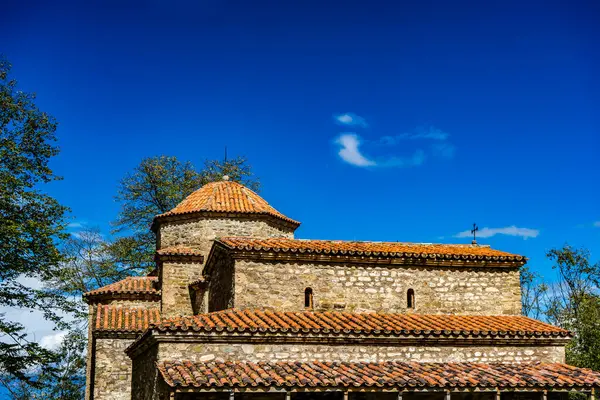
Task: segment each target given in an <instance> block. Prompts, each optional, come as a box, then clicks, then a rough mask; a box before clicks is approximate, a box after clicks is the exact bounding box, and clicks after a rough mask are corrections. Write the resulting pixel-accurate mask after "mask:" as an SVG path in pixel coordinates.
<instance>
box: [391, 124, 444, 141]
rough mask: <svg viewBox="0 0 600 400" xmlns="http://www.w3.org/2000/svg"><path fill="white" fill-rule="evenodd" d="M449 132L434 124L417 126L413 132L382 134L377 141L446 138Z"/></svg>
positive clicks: (440, 139) (442, 139)
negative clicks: (392, 134)
mask: <svg viewBox="0 0 600 400" xmlns="http://www.w3.org/2000/svg"><path fill="white" fill-rule="evenodd" d="M449 137H450V134H449V133H448V132H444V131H443V130H441V129H438V128H436V127H434V126H430V127H427V128H417V129H415V131H414V132H410V133H401V134H400V135H396V136H384V137H382V138H381V139H380V140H379V141H380V144H383V145H395V144H398V142H401V141H404V140H439V141H445V140H448V138H449Z"/></svg>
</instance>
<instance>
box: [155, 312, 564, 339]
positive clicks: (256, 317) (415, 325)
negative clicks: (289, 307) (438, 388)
mask: <svg viewBox="0 0 600 400" xmlns="http://www.w3.org/2000/svg"><path fill="white" fill-rule="evenodd" d="M153 328H156V329H158V330H160V331H177V330H189V329H192V330H195V331H207V332H208V331H216V332H219V331H227V332H229V331H238V332H246V331H249V332H258V333H260V332H264V333H285V332H292V333H300V334H302V333H319V334H353V333H354V334H365V335H387V336H390V335H392V336H415V335H416V336H420V335H424V336H438V337H439V336H443V337H460V336H498V337H511V336H512V337H515V336H533V337H544V336H546V337H569V336H570V333H569V332H568V331H566V330H563V329H560V328H557V327H555V326H552V325H549V324H546V323H543V322H540V321H537V320H534V319H531V318H527V317H523V316H479V315H423V314H380V313H347V312H313V311H297V312H291V311H290V312H280V311H257V310H236V309H233V310H224V311H217V312H211V313H206V314H199V315H194V316H189V317H179V318H174V319H167V320H163V321H162V322H161V323H160V324H158V325H156V326H153Z"/></svg>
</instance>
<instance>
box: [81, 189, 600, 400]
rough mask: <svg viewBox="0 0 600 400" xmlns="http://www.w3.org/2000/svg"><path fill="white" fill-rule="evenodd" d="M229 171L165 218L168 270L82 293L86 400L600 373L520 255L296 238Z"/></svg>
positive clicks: (169, 399)
mask: <svg viewBox="0 0 600 400" xmlns="http://www.w3.org/2000/svg"><path fill="white" fill-rule="evenodd" d="M299 225H300V223H299V222H297V221H295V220H293V219H291V218H288V217H287V216H285V215H283V214H282V213H280V212H279V211H277V210H276V209H275V208H273V207H272V206H270V205H269V204H268V203H267V202H266V201H265V200H264V199H262V198H261V197H260V196H258V195H257V194H256V193H254V192H253V191H251V190H249V189H248V188H246V187H244V186H242V185H241V184H239V183H236V182H231V181H228V180H226V179H225V180H223V181H219V182H213V183H209V184H207V185H206V186H203V187H202V188H200V189H199V190H197V191H196V192H194V193H192V194H191V195H190V196H189V197H187V198H186V199H185V200H184V201H183V202H181V203H180V204H179V205H178V206H177V207H175V208H174V209H173V210H171V211H169V212H167V213H165V214H161V215H158V216H156V218H155V219H154V223H153V225H152V229H153V230H154V232H156V234H157V243H156V273H153V274H151V275H150V276H144V277H131V278H127V279H125V280H123V281H120V282H116V283H114V284H111V285H108V286H105V287H102V288H99V289H97V290H94V291H91V292H89V293H86V294H85V295H84V299H85V301H86V302H87V303H88V304H89V310H90V315H89V327H90V334H89V346H88V366H87V391H86V398H87V399H88V400H91V399H93V400H106V399H114V400H125V399H133V400H192V399H211V400H216V399H227V400H238V399H240V400H241V399H247V400H267V399H269V400H303V399H328V400H329V399H331V400H334V399H336V400H348V399H350V400H371V399H386V400H387V399H389V400H392V399H394V400H403V399H404V400H524V399H535V400H548V399H553V400H558V399H561V400H563V399H565V398H566V394H567V393H568V392H570V391H577V392H583V393H586V394H587V395H588V396H590V397H592V398H593V395H594V391H595V389H596V388H597V387H599V386H600V373H598V372H594V371H591V370H588V369H581V368H575V367H572V366H569V365H566V364H565V345H566V344H567V343H568V342H569V340H570V339H571V337H572V334H571V333H570V332H567V331H565V330H562V329H560V328H557V327H554V326H551V325H548V324H545V323H543V322H540V321H536V320H533V319H530V318H527V317H524V316H521V291H520V285H519V271H520V268H521V267H522V266H523V265H524V264H525V263H526V261H527V260H526V258H525V257H523V256H521V255H516V254H510V253H507V252H504V251H499V250H494V249H491V248H490V247H488V246H481V245H477V244H456V245H450V244H420V243H398V242H390V243H385V242H347V241H332V240H305V239H296V238H294V231H295V230H296V228H298V226H299Z"/></svg>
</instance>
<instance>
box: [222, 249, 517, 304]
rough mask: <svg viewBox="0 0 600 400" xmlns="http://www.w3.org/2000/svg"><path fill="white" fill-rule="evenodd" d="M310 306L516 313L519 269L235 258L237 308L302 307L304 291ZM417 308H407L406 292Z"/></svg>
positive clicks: (235, 297) (235, 302) (235, 301)
mask: <svg viewBox="0 0 600 400" xmlns="http://www.w3.org/2000/svg"><path fill="white" fill-rule="evenodd" d="M307 287H310V288H312V290H313V296H314V309H315V310H319V311H323V310H338V311H351V312H363V311H382V312H395V313H402V312H416V313H422V314H468V315H501V314H503V315H519V314H520V313H521V289H520V285H519V271H518V269H517V268H511V269H508V268H506V269H499V268H495V269H492V268H486V267H481V268H469V269H466V268H465V269H459V268H447V267H418V266H416V267H413V266H411V267H406V266H395V265H392V266H385V265H375V266H370V265H368V264H298V263H289V262H270V263H269V262H266V263H265V262H260V261H253V260H237V261H236V263H235V283H234V288H235V295H234V299H235V300H234V305H235V307H236V308H258V309H278V310H283V311H299V310H304V290H305V288H307ZM408 289H413V290H414V293H415V303H416V305H415V309H414V310H407V291H408Z"/></svg>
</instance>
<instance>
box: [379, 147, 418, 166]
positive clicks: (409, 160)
mask: <svg viewBox="0 0 600 400" xmlns="http://www.w3.org/2000/svg"><path fill="white" fill-rule="evenodd" d="M425 159H426V156H425V152H424V151H423V150H417V151H415V152H414V153H413V155H412V156H410V157H388V158H384V159H382V161H381V162H377V165H378V166H380V167H400V168H403V167H418V166H419V165H422V164H423V163H424V162H425Z"/></svg>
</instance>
